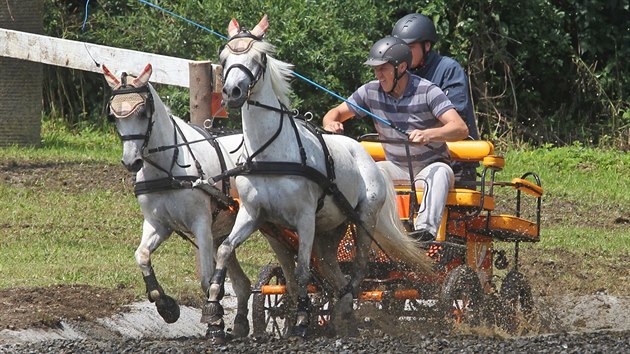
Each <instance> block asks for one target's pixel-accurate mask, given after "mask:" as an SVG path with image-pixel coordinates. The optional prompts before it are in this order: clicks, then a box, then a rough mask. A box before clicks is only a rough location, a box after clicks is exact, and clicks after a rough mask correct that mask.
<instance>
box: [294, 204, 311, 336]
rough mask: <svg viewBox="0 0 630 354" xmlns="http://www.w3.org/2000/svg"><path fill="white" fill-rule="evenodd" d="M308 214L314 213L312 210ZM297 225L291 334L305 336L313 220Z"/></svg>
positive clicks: (307, 322)
mask: <svg viewBox="0 0 630 354" xmlns="http://www.w3.org/2000/svg"><path fill="white" fill-rule="evenodd" d="M305 214H306V215H309V214H308V213H305ZM310 215H314V212H313V213H312V214H310ZM297 225H298V228H297V229H298V235H299V236H300V238H299V239H300V240H299V246H298V247H299V249H298V258H297V266H296V268H295V278H296V281H297V285H298V287H297V314H296V320H295V327H294V328H293V336H295V337H301V338H306V334H307V330H308V326H309V323H310V318H309V312H310V309H309V305H310V299H309V297H308V289H307V287H308V283H309V281H310V279H311V268H310V262H311V255H312V250H313V239H314V237H315V222H314V220H311V221H310V222H308V221H307V222H300V223H298V224H297Z"/></svg>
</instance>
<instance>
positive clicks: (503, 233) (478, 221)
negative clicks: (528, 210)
mask: <svg viewBox="0 0 630 354" xmlns="http://www.w3.org/2000/svg"><path fill="white" fill-rule="evenodd" d="M468 223H469V226H468V228H469V230H470V231H472V232H474V233H478V234H482V235H487V236H490V237H492V238H495V239H498V240H501V241H523V242H538V241H540V233H539V229H538V225H537V224H536V223H534V222H531V221H529V220H525V219H522V218H519V217H516V216H514V215H491V216H490V219H489V222H488V216H486V215H480V216H477V217H475V218H473V219H471V220H469V221H468Z"/></svg>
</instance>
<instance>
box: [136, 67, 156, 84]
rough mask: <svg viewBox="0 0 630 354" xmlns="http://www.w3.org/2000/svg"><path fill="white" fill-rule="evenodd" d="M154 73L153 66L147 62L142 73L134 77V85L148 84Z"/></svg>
mask: <svg viewBox="0 0 630 354" xmlns="http://www.w3.org/2000/svg"><path fill="white" fill-rule="evenodd" d="M152 73H153V67H152V66H151V64H147V66H146V67H145V68H144V70H143V71H142V73H141V74H140V75H138V77H137V78H135V79H133V84H134V86H136V87H139V86H144V85H146V84H147V82H149V78H150V77H151V74H152Z"/></svg>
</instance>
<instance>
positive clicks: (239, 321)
mask: <svg viewBox="0 0 630 354" xmlns="http://www.w3.org/2000/svg"><path fill="white" fill-rule="evenodd" d="M232 335H233V336H234V337H235V338H245V337H247V335H249V321H248V320H247V316H245V315H242V314H237V315H236V317H235V318H234V329H233V330H232Z"/></svg>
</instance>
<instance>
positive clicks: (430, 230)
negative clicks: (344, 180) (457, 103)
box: [322, 36, 468, 240]
mask: <svg viewBox="0 0 630 354" xmlns="http://www.w3.org/2000/svg"><path fill="white" fill-rule="evenodd" d="M410 63H411V51H410V49H409V47H408V46H407V44H406V43H405V42H404V41H402V40H401V39H399V38H395V37H391V36H389V37H385V38H383V39H381V40H379V41H377V42H376V43H375V44H374V45H373V46H372V49H370V54H369V58H368V60H367V61H366V62H365V63H364V64H366V65H369V66H372V67H373V68H374V74H375V76H376V80H374V81H370V82H368V83H367V84H365V85H363V86H361V87H359V89H358V90H356V91H355V92H354V93H353V94H352V96H350V98H349V99H348V102H349V103H348V102H343V103H341V104H340V105H338V106H337V107H335V108H333V109H331V110H330V111H328V112H327V113H326V115H324V118H323V122H322V124H323V126H324V129H325V130H327V131H330V132H334V133H342V132H343V130H344V127H343V122H344V121H346V120H348V119H350V118H352V117H353V116H359V117H364V116H366V115H367V113H366V112H365V111H363V110H361V109H358V108H357V107H361V108H362V109H365V110H366V111H369V112H370V113H372V114H374V115H376V116H377V117H379V118H381V119H384V120H388V121H389V122H390V123H392V124H393V125H394V126H395V127H396V128H397V129H401V130H403V131H405V132H406V134H407V136H405V135H403V134H402V133H400V132H399V131H398V130H397V129H394V128H392V127H391V126H390V125H388V124H384V123H383V122H381V121H379V120H378V119H374V125H375V128H376V131H377V132H378V135H379V137H380V138H381V139H384V140H388V139H393V140H401V139H408V140H409V141H412V142H414V143H418V144H412V145H410V149H411V156H412V160H411V162H412V167H413V174H414V177H415V179H414V181H415V184H416V186H417V188H419V189H420V188H421V189H424V188H425V185H424V183H423V182H422V180H424V181H426V183H427V189H426V190H425V191H424V192H425V193H427V196H426V198H423V202H422V204H421V205H420V209H419V211H422V212H421V213H419V214H418V217H417V218H416V220H415V221H414V230H415V232H413V233H412V234H411V236H413V237H415V238H417V239H419V240H430V239H433V238H434V237H435V235H436V234H437V230H438V228H439V226H440V221H441V220H442V213H443V211H444V207H445V205H446V198H447V196H448V190H449V189H450V188H451V187H453V180H454V176H453V170H452V169H451V167H450V165H449V163H450V162H451V158H450V154H449V151H448V147H447V146H446V143H445V141H455V140H461V139H464V138H466V136H467V135H468V129H467V127H466V123H464V121H463V120H462V119H461V117H460V116H459V114H458V113H457V111H456V110H455V108H454V106H453V104H452V103H451V101H449V99H448V97H446V95H445V94H444V92H442V90H440V88H439V87H437V86H436V85H435V84H433V83H431V82H429V81H428V80H425V79H422V78H421V77H419V76H416V75H413V74H411V73H410V72H408V71H407V69H408V67H409V64H410ZM384 149H385V156H386V159H387V160H386V161H381V162H378V165H379V167H380V168H381V169H382V170H383V171H384V172H385V173H386V174H387V175H388V176H389V177H390V178H391V179H392V180H407V181H408V180H410V176H409V172H408V171H409V168H408V164H407V154H406V151H405V147H404V145H401V144H384ZM424 201H426V206H425V205H424Z"/></svg>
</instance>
